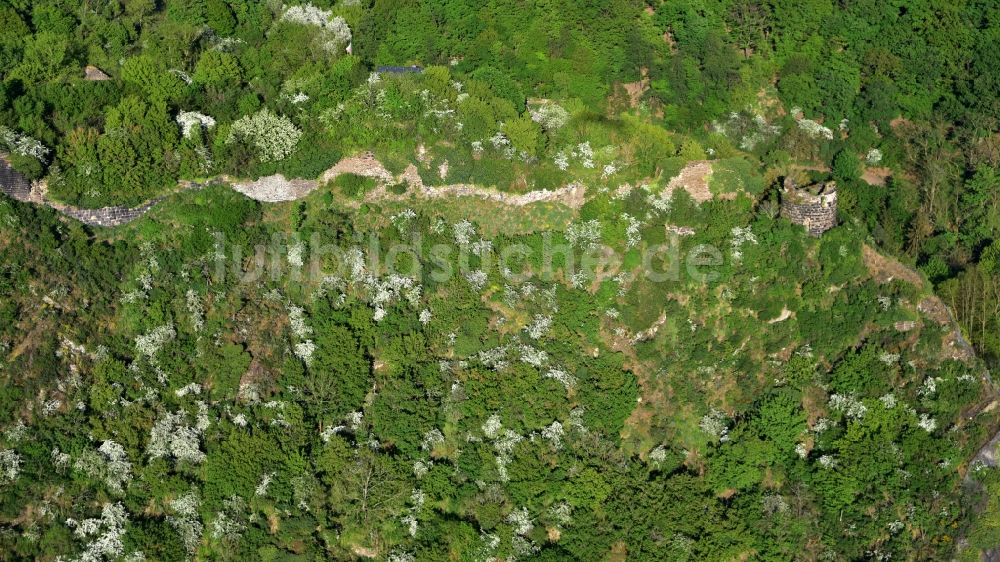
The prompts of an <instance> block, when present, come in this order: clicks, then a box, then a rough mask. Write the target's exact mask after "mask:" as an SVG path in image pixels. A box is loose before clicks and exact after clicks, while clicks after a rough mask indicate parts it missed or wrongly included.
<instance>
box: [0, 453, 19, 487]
mask: <svg viewBox="0 0 1000 562" xmlns="http://www.w3.org/2000/svg"><path fill="white" fill-rule="evenodd" d="M20 473H21V455H18V454H17V452H16V451H14V450H12V449H4V450H2V451H0V484H8V483H10V482H13V481H15V480H17V475H18V474H20Z"/></svg>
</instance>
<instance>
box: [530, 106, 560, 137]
mask: <svg viewBox="0 0 1000 562" xmlns="http://www.w3.org/2000/svg"><path fill="white" fill-rule="evenodd" d="M531 120H532V121H534V122H535V123H538V124H539V125H541V126H542V128H543V129H545V130H546V131H555V130H557V129H561V128H563V127H565V126H566V124H567V123H569V112H568V111H566V110H565V109H564V108H563V107H562V106H560V105H558V104H555V103H546V104H544V105H541V106H539V107H538V108H536V109H532V110H531Z"/></svg>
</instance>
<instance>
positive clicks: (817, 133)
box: [796, 118, 833, 140]
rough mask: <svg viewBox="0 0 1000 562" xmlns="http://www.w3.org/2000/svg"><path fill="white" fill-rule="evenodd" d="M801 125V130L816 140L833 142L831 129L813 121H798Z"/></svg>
mask: <svg viewBox="0 0 1000 562" xmlns="http://www.w3.org/2000/svg"><path fill="white" fill-rule="evenodd" d="M796 121H797V122H798V124H799V128H800V129H802V130H803V131H805V132H806V134H807V135H809V136H810V137H812V138H814V139H820V138H822V139H826V140H833V130H832V129H830V128H829V127H824V126H823V125H820V124H819V123H817V122H816V121H813V120H812V119H805V118H802V119H796Z"/></svg>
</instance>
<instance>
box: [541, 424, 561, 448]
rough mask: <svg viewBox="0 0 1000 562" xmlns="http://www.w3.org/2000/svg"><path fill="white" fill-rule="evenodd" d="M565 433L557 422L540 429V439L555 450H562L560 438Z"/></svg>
mask: <svg viewBox="0 0 1000 562" xmlns="http://www.w3.org/2000/svg"><path fill="white" fill-rule="evenodd" d="M564 433H565V431H564V430H563V425H562V424H561V423H559V422H557V421H554V422H552V423H551V424H549V425H548V426H546V427H544V428H543V429H542V437H544V438H545V439H547V440H548V441H549V442H550V443H552V446H553V447H555V448H556V449H561V448H562V438H563V434H564Z"/></svg>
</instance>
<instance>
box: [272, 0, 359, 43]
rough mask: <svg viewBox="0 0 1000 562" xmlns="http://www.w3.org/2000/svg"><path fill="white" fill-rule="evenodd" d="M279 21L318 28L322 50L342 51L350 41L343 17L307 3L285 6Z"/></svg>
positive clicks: (348, 30)
mask: <svg viewBox="0 0 1000 562" xmlns="http://www.w3.org/2000/svg"><path fill="white" fill-rule="evenodd" d="M281 21H285V22H290V23H296V24H300V25H309V26H313V27H317V28H319V29H320V30H321V32H320V33H321V35H320V40H321V41H322V45H323V50H325V51H326V52H328V53H339V52H342V51H343V50H344V49H345V48H346V47H347V46H348V45H349V44H350V43H351V28H350V27H348V25H347V22H346V21H345V20H344V18H342V17H340V16H336V17H334V16H333V12H330V11H329V10H323V9H321V8H317V7H316V6H313V5H312V4H309V3H307V4H302V5H300V6H289V7H286V8H285V12H284V13H283V14H282V15H281Z"/></svg>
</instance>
